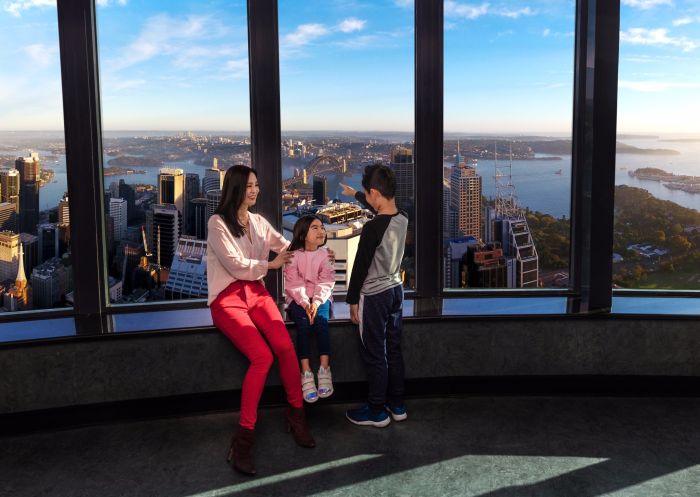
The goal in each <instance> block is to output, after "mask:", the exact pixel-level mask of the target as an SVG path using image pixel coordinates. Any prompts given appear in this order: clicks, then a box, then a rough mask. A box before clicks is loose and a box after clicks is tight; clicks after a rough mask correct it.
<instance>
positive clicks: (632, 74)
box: [612, 0, 700, 290]
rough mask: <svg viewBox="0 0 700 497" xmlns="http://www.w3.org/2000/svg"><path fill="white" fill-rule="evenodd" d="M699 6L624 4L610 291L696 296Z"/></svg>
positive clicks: (699, 256) (699, 254) (699, 271)
mask: <svg viewBox="0 0 700 497" xmlns="http://www.w3.org/2000/svg"><path fill="white" fill-rule="evenodd" d="M699 19H700V18H699V17H698V5H697V2H695V1H692V0H677V1H674V2H623V5H622V7H621V11H620V67H619V87H618V118H617V130H618V143H617V160H616V169H615V185H616V186H615V228H614V230H615V231H614V247H613V251H614V253H613V255H612V257H613V271H614V275H613V285H614V287H615V288H645V289H675V290H700V268H699V266H698V262H699V261H700V249H699V246H700V163H699V161H698V159H699V158H700V127H699V126H698V122H697V115H698V113H699V112H700V99H698V98H697V97H698V95H697V94H698V88H700V76H699V74H700V59H699V58H698V53H699V52H700V20H699Z"/></svg>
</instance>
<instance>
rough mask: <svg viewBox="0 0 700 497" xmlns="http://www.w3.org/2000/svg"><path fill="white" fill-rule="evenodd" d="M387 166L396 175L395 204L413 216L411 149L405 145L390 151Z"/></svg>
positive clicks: (413, 188)
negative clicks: (389, 160) (389, 161)
mask: <svg viewBox="0 0 700 497" xmlns="http://www.w3.org/2000/svg"><path fill="white" fill-rule="evenodd" d="M389 167H391V169H393V170H394V174H395V175H396V205H397V207H398V208H399V209H403V210H405V211H406V212H408V213H409V218H411V219H412V218H413V214H412V211H413V206H414V205H415V193H414V192H415V187H414V175H415V173H414V164H413V150H411V149H410V148H406V147H396V148H395V149H394V150H393V151H392V153H391V163H390V164H389Z"/></svg>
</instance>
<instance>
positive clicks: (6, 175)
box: [0, 169, 20, 231]
mask: <svg viewBox="0 0 700 497" xmlns="http://www.w3.org/2000/svg"><path fill="white" fill-rule="evenodd" d="M19 192H20V177H19V171H18V170H17V169H0V202H7V203H9V204H12V206H13V207H14V209H15V213H16V215H17V217H19ZM18 230H19V226H18V227H17V229H15V231H18Z"/></svg>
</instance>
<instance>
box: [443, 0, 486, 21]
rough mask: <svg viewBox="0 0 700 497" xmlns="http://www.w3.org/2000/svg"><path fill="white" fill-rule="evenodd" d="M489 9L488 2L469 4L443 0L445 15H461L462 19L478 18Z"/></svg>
mask: <svg viewBox="0 0 700 497" xmlns="http://www.w3.org/2000/svg"><path fill="white" fill-rule="evenodd" d="M488 11H489V4H488V3H482V4H481V5H478V6H476V5H469V4H465V3H457V2H455V1H454V0H445V17H461V18H464V19H478V18H479V17H481V16H483V15H486V14H487V13H488Z"/></svg>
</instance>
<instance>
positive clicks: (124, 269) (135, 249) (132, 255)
mask: <svg viewBox="0 0 700 497" xmlns="http://www.w3.org/2000/svg"><path fill="white" fill-rule="evenodd" d="M143 255H144V249H143V244H141V243H136V242H132V241H122V242H121V243H120V244H119V245H118V246H117V250H116V252H115V255H114V266H113V268H114V270H115V273H117V274H119V275H121V281H122V285H123V286H122V293H123V294H124V295H128V294H130V293H131V292H132V291H133V286H132V280H133V273H134V269H136V267H137V266H138V265H139V261H140V259H141V256H143Z"/></svg>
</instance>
